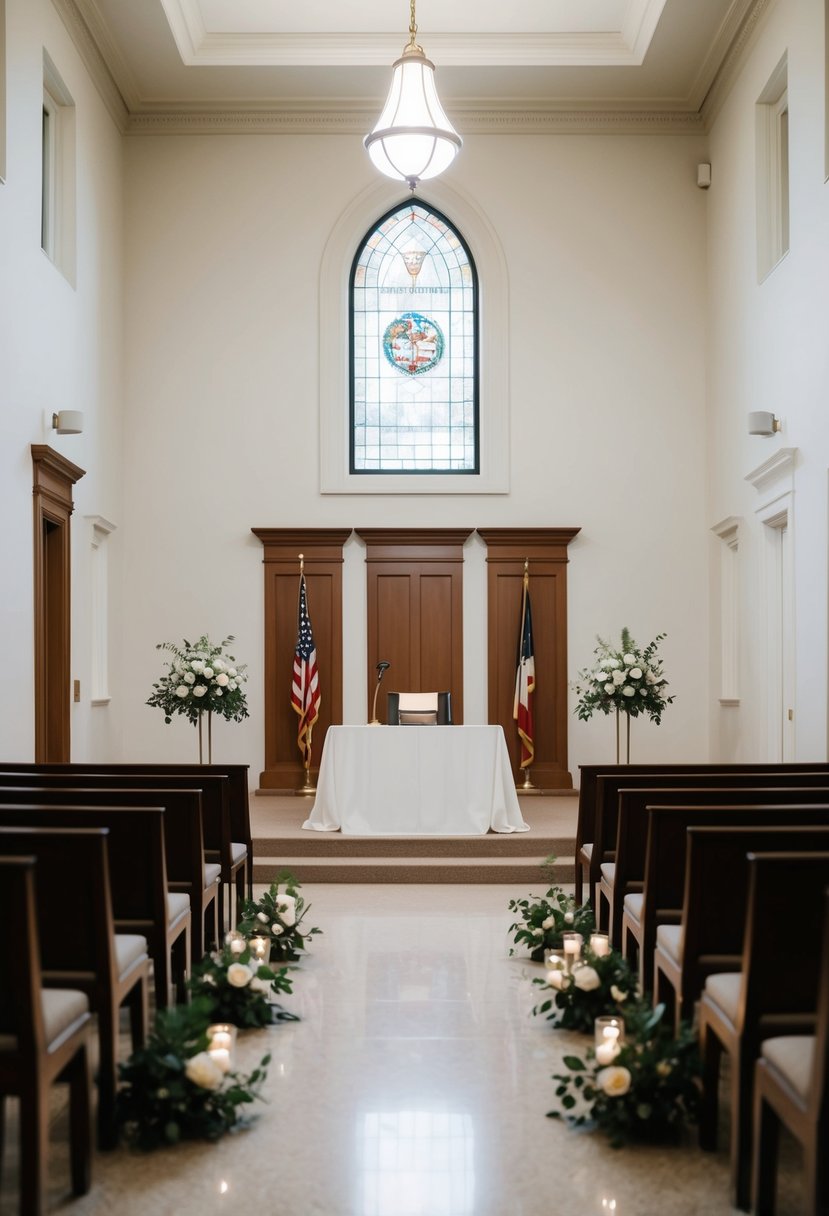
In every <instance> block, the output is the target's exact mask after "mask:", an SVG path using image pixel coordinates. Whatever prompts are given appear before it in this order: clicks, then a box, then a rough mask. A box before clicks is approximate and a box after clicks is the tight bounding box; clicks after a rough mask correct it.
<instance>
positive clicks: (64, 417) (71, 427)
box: [52, 410, 83, 435]
mask: <svg viewBox="0 0 829 1216" xmlns="http://www.w3.org/2000/svg"><path fill="white" fill-rule="evenodd" d="M52 430H53V431H57V433H58V434H59V435H82V434H83V413H82V412H81V410H59V411H58V413H57V414H53V415H52Z"/></svg>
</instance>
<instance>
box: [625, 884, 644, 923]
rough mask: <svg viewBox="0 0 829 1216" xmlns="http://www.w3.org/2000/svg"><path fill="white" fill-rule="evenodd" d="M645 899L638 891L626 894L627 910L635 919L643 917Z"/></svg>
mask: <svg viewBox="0 0 829 1216" xmlns="http://www.w3.org/2000/svg"><path fill="white" fill-rule="evenodd" d="M644 901H645V897H644V895H642V894H640V893H639V892H638V891H637V892H634V893H632V894H630V895H626V896H625V912H627V914H628V916H631V917H633V918H634V920H641V919H642V904H643V903H644Z"/></svg>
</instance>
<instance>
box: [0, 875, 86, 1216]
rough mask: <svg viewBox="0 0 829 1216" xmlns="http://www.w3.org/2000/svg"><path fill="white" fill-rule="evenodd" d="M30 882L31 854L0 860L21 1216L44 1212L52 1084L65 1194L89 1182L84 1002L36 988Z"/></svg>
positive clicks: (7, 1055) (4, 1027)
mask: <svg viewBox="0 0 829 1216" xmlns="http://www.w3.org/2000/svg"><path fill="white" fill-rule="evenodd" d="M34 880H35V860H34V858H33V857H0V924H2V926H3V932H4V934H6V937H7V940H8V941H9V942H13V943H14V949H13V950H10V949H6V950H3V951H2V952H0V1104H2V1103H3V1102H4V1101H5V1097H6V1095H7V1094H13V1095H16V1096H17V1097H18V1098H19V1099H20V1211H21V1213H22V1214H23V1216H41V1213H42V1212H44V1211H45V1210H46V1191H47V1185H46V1166H47V1160H48V1155H49V1090H50V1088H51V1086H52V1085H53V1084H54V1083H55V1081H68V1083H69V1129H70V1135H71V1156H70V1161H71V1167H72V1193H73V1194H74V1195H85V1194H86V1193H87V1191H88V1190H89V1187H90V1184H91V1181H92V1076H91V1070H90V1065H89V1032H90V1015H89V1002H88V1001H87V999H86V997H85V996H84V994H83V993H82V992H78V991H76V990H72V989H61V990H55V989H52V990H48V991H47V990H44V988H43V986H42V983H41V975H40V951H39V947H38V935H37V899H36V889H35V881H34ZM0 1109H1V1108H0ZM0 1132H2V1120H0ZM1 1146H2V1136H0V1147H1Z"/></svg>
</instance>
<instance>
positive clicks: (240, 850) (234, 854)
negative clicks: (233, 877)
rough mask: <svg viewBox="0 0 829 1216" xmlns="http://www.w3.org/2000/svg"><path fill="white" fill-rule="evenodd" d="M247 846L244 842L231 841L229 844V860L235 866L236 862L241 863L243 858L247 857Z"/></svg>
mask: <svg viewBox="0 0 829 1216" xmlns="http://www.w3.org/2000/svg"><path fill="white" fill-rule="evenodd" d="M247 854H248V846H247V845H246V844H245V843H244V841H240V840H231V842H230V860H231V861H232V862H233V864H234V865H235V864H236V862H237V861H241V860H242V858H243V857H247Z"/></svg>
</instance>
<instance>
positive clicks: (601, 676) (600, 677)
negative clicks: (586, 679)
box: [593, 671, 607, 683]
mask: <svg viewBox="0 0 829 1216" xmlns="http://www.w3.org/2000/svg"><path fill="white" fill-rule="evenodd" d="M593 679H594V680H598V681H599V683H601V682H602V680H606V679H607V672H606V671H597V672H596V674H595V675H594V676H593Z"/></svg>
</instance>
